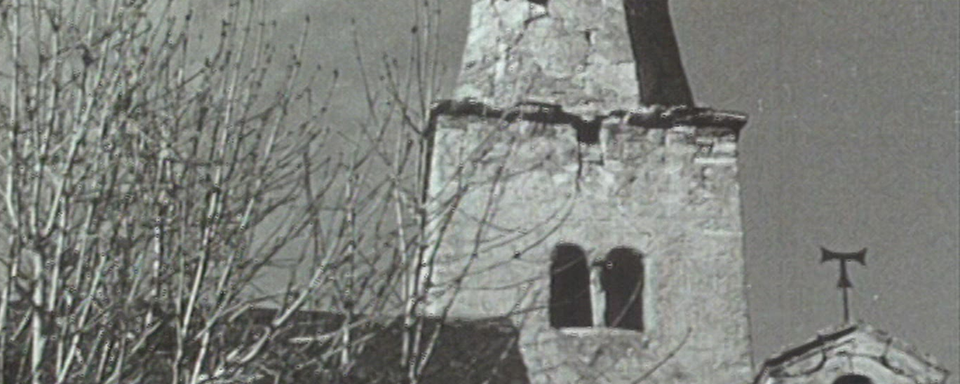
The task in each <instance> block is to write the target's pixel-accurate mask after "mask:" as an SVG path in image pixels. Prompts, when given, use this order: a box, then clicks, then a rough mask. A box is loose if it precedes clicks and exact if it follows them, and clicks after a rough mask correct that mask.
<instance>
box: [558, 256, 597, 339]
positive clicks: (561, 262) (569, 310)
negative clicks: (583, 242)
mask: <svg viewBox="0 0 960 384" xmlns="http://www.w3.org/2000/svg"><path fill="white" fill-rule="evenodd" d="M549 311H550V326H552V327H554V328H565V327H589V326H591V325H593V324H592V317H593V315H592V305H591V302H590V271H589V269H587V257H586V253H585V252H584V251H583V249H582V248H580V247H578V246H576V245H573V244H560V245H557V246H556V248H554V250H553V257H552V263H551V265H550V308H549Z"/></svg>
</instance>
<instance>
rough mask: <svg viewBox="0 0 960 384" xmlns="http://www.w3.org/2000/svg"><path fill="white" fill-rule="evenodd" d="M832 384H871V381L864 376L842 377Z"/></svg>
mask: <svg viewBox="0 0 960 384" xmlns="http://www.w3.org/2000/svg"><path fill="white" fill-rule="evenodd" d="M833 384H873V380H870V378H869V377H866V376H864V375H843V376H840V377H838V378H837V379H836V380H834V381H833Z"/></svg>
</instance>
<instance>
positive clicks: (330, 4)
mask: <svg viewBox="0 0 960 384" xmlns="http://www.w3.org/2000/svg"><path fill="white" fill-rule="evenodd" d="M512 1H518V0H512ZM608 1H610V0H608ZM217 3H219V1H210V2H209V3H208V4H217ZM411 3H412V1H403V0H400V1H392V2H386V1H373V0H354V1H344V0H325V1H319V2H314V1H292V0H291V1H285V2H277V4H276V6H275V7H272V12H275V14H273V15H271V16H275V17H277V18H279V19H280V20H281V25H282V26H283V25H287V26H290V28H289V35H290V38H291V39H292V38H293V37H294V36H295V35H296V31H295V30H294V26H295V25H296V24H297V21H299V20H302V17H303V16H304V15H305V14H310V15H313V16H314V18H313V19H314V20H315V21H318V22H315V23H314V24H315V27H316V28H315V31H313V36H315V37H314V38H312V39H311V42H312V43H311V44H312V50H311V52H310V54H311V55H313V57H315V58H316V59H317V60H318V61H319V62H321V63H323V64H324V66H325V68H328V69H329V68H334V67H336V68H339V69H340V72H341V74H342V75H343V76H344V78H343V82H342V85H341V87H340V91H339V93H340V99H339V101H338V108H337V109H336V110H337V115H335V116H334V121H336V122H338V123H341V124H346V126H347V127H349V126H350V122H351V121H354V120H357V119H360V118H361V117H362V113H363V111H364V107H363V103H362V99H360V97H361V95H362V93H361V88H360V83H359V80H358V77H357V71H356V68H355V61H354V58H353V54H352V52H353V48H352V45H351V44H352V43H351V40H350V36H351V32H350V31H351V27H350V23H349V20H350V19H351V18H356V19H357V25H358V26H357V28H358V30H359V32H360V34H361V35H362V37H361V41H362V44H363V47H364V48H363V51H364V52H365V53H366V54H367V55H368V56H369V57H372V58H376V57H379V56H380V55H381V54H382V53H387V54H391V55H397V56H404V55H406V49H407V41H408V39H409V31H410V27H411V26H412V23H413V21H412V17H411V14H410V9H411V6H410V4H411ZM387 4H391V5H387ZM441 4H442V6H443V8H442V10H443V15H444V17H443V22H444V23H445V24H444V29H443V31H444V33H445V40H444V47H443V50H442V56H443V62H444V64H445V65H446V66H448V67H449V68H450V72H451V76H448V78H447V82H448V84H451V85H452V83H451V82H450V80H451V79H453V75H454V74H455V72H456V70H457V68H458V67H459V60H460V53H461V50H462V45H463V43H464V40H465V37H466V32H467V24H468V21H467V14H468V12H469V2H468V1H462V0H461V1H453V0H444V1H442V2H441ZM215 9H216V7H213V8H208V11H210V12H215ZM672 10H673V13H674V25H675V28H676V29H677V34H678V39H679V42H680V49H681V52H682V55H683V59H684V63H685V66H686V69H687V75H688V77H689V78H690V81H691V86H692V88H693V92H694V96H695V98H696V99H697V100H698V102H699V103H700V104H702V105H709V106H713V107H716V108H720V109H731V110H739V111H743V112H746V113H748V114H749V115H750V116H751V119H750V122H749V123H748V125H747V128H746V130H745V131H744V134H743V135H742V139H741V140H742V143H743V145H742V146H741V166H742V168H741V188H742V197H743V212H744V223H745V232H746V256H747V263H748V281H749V284H750V289H749V300H750V302H749V303H750V312H751V322H752V332H753V341H754V353H755V359H756V360H757V361H758V362H759V361H761V360H762V359H764V358H766V357H767V356H769V355H770V354H772V353H774V352H776V351H778V350H779V349H781V347H784V346H788V345H790V344H795V343H799V342H802V341H805V340H807V339H809V338H811V337H813V336H814V335H815V333H816V331H817V330H820V329H823V328H826V327H829V326H832V325H835V324H836V323H837V322H838V321H839V319H840V314H841V312H840V307H839V297H838V293H837V291H836V289H835V284H836V278H837V268H836V265H821V264H819V256H820V254H819V252H820V251H819V248H818V247H819V246H820V245H823V246H826V247H828V248H831V249H834V250H837V251H852V250H857V249H860V248H861V247H868V248H869V252H868V255H867V266H866V267H860V266H859V265H857V266H853V267H852V268H851V272H852V278H853V282H854V285H855V286H856V289H855V292H854V293H853V296H852V304H853V312H854V315H855V317H858V318H861V319H863V320H864V321H866V322H868V323H871V324H873V325H875V326H877V327H879V328H881V329H884V330H886V331H889V332H890V333H892V334H893V335H895V336H897V337H899V338H901V339H902V340H904V341H906V342H908V343H910V344H913V345H915V346H917V347H918V348H920V349H921V350H922V351H925V352H929V353H931V354H933V355H934V356H936V357H938V358H939V360H940V361H941V362H942V363H943V364H944V365H945V366H946V367H947V368H948V369H950V370H951V371H952V372H953V374H952V377H951V381H950V382H951V383H960V381H958V378H960V372H958V371H960V362H958V361H960V320H958V319H960V299H958V297H960V257H958V250H960V241H958V238H960V219H958V217H960V213H958V209H960V208H958V207H960V204H958V184H960V180H958V173H960V171H958V144H957V143H958V136H957V131H958V120H960V107H958V88H960V84H958V73H957V68H958V56H960V50H958V46H960V2H957V1H953V0H857V1H825V0H816V1H815V0H789V1H787V0H765V1H755V0H673V1H672ZM448 89H449V88H448Z"/></svg>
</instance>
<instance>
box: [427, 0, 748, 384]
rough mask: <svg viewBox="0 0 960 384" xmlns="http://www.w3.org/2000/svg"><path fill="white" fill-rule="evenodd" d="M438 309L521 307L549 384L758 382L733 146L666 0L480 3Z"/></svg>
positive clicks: (452, 117)
mask: <svg viewBox="0 0 960 384" xmlns="http://www.w3.org/2000/svg"><path fill="white" fill-rule="evenodd" d="M434 112H435V114H434V118H435V120H434V124H433V125H434V128H435V129H434V132H433V134H434V140H433V144H432V150H431V159H430V162H429V164H430V170H429V184H428V188H427V195H428V199H429V201H430V204H431V205H430V207H431V208H430V211H429V212H428V214H429V215H430V217H431V218H432V219H431V220H430V223H429V224H428V233H429V235H430V236H431V241H430V246H431V247H432V248H431V252H429V253H430V255H431V259H430V260H429V261H428V263H427V264H429V265H430V267H429V268H428V272H427V273H426V274H425V275H424V276H423V277H424V280H425V281H427V283H426V287H427V288H428V289H429V291H430V303H429V306H428V310H427V312H428V313H427V314H428V315H434V316H450V317H457V318H491V317H506V318H509V319H510V320H511V321H512V322H513V323H514V324H515V325H516V326H517V327H518V328H519V330H520V332H519V335H520V336H519V340H518V347H519V350H520V351H521V353H522V355H523V359H524V363H525V364H526V367H527V372H528V374H529V378H530V380H531V382H534V383H697V384H707V383H746V382H749V381H750V379H751V370H752V367H751V361H750V343H749V327H748V318H747V306H746V297H745V289H744V258H743V253H742V225H741V220H740V196H739V187H738V183H737V140H738V136H739V133H740V130H741V128H742V127H743V126H744V124H745V123H746V116H744V115H742V114H739V113H734V112H723V111H717V110H712V109H708V108H701V107H696V106H695V105H694V103H693V96H692V94H691V92H690V88H689V86H688V85H687V81H686V76H685V74H684V71H683V67H682V65H681V62H680V54H679V50H678V47H677V42H676V39H675V38H674V35H673V27H672V25H671V21H670V16H669V10H668V4H667V0H536V1H534V0H529V1H525V0H474V1H473V8H472V13H471V21H470V32H469V37H468V40H467V44H466V49H465V53H464V59H463V66H462V69H461V73H460V76H459V82H458V87H457V92H456V99H455V100H452V101H446V102H442V103H439V104H438V105H437V107H436V108H435V110H434Z"/></svg>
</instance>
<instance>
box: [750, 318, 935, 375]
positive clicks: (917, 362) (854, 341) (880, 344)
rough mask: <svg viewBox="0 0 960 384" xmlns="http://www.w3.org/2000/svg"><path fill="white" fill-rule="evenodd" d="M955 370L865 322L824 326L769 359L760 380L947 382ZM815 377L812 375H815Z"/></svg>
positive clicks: (760, 371)
mask: <svg viewBox="0 0 960 384" xmlns="http://www.w3.org/2000/svg"><path fill="white" fill-rule="evenodd" d="M948 375H949V372H948V371H947V370H946V369H944V368H943V367H942V366H940V365H938V364H937V363H936V361H935V360H934V359H933V358H932V357H930V356H929V355H926V354H924V353H921V352H919V351H918V350H917V349H916V348H914V347H912V346H910V345H908V344H906V343H904V342H902V341H900V340H898V339H896V338H894V337H892V336H890V335H889V334H887V333H886V332H884V331H881V330H879V329H876V328H874V327H872V326H870V325H867V324H864V323H856V324H849V325H844V326H840V327H835V328H832V329H828V330H825V331H823V332H819V333H818V334H817V336H816V337H815V338H814V339H812V340H810V341H807V342H806V343H803V344H801V345H799V346H796V347H793V348H789V349H787V350H785V351H783V352H781V353H779V354H776V355H774V356H773V357H771V358H769V359H767V360H766V361H765V362H764V363H763V365H762V366H761V367H760V370H759V372H758V373H757V376H756V377H755V379H754V381H753V382H754V384H772V383H777V384H789V383H810V382H818V383H834V382H836V381H837V380H838V379H839V378H841V377H845V376H846V377H853V376H857V377H861V378H862V377H866V378H868V379H870V381H871V382H873V383H889V384H900V383H905V384H906V383H910V384H915V383H922V384H927V383H929V384H935V383H944V382H946V379H947V376H948ZM811 379H812V380H811Z"/></svg>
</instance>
